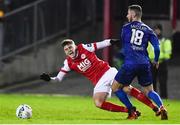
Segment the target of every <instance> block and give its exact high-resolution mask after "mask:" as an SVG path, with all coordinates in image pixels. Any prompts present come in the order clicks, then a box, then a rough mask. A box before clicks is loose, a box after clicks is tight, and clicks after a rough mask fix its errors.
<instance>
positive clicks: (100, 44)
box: [82, 39, 111, 52]
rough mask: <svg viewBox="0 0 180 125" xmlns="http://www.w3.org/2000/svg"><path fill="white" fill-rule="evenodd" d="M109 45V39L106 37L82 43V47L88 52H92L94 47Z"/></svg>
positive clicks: (99, 47) (100, 47) (94, 49)
mask: <svg viewBox="0 0 180 125" xmlns="http://www.w3.org/2000/svg"><path fill="white" fill-rule="evenodd" d="M110 45H111V43H110V39H106V40H103V41H101V42H97V43H90V44H82V46H83V48H84V49H86V50H88V51H90V52H94V51H96V49H102V48H105V47H107V46H110Z"/></svg>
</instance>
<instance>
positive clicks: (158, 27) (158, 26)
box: [154, 24, 163, 31]
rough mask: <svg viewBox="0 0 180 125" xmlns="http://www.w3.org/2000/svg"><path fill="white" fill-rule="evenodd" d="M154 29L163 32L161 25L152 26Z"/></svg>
mask: <svg viewBox="0 0 180 125" xmlns="http://www.w3.org/2000/svg"><path fill="white" fill-rule="evenodd" d="M154 29H159V30H161V31H162V30H163V27H162V25H161V24H156V25H154Z"/></svg>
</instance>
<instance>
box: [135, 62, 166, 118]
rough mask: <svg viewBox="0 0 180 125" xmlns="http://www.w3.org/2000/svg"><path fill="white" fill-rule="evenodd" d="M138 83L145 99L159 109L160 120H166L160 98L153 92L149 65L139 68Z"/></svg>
mask: <svg viewBox="0 0 180 125" xmlns="http://www.w3.org/2000/svg"><path fill="white" fill-rule="evenodd" d="M138 81H139V84H140V85H141V86H143V88H144V93H145V94H146V95H147V97H149V98H150V99H152V100H153V102H155V104H156V105H157V106H158V107H159V108H160V109H161V119H168V118H167V111H166V110H165V108H164V106H163V103H162V100H161V98H160V96H159V95H158V94H157V93H156V92H155V91H154V90H153V85H152V74H151V71H150V65H148V64H147V65H140V66H139V74H138Z"/></svg>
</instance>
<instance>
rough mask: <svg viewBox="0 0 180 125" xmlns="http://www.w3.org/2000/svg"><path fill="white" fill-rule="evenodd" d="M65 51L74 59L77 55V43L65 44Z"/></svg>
mask: <svg viewBox="0 0 180 125" xmlns="http://www.w3.org/2000/svg"><path fill="white" fill-rule="evenodd" d="M64 52H65V54H66V55H67V56H69V57H71V58H72V59H73V58H75V57H76V54H77V52H76V45H75V44H72V43H69V44H67V45H65V46H64Z"/></svg>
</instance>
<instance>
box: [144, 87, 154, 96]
mask: <svg viewBox="0 0 180 125" xmlns="http://www.w3.org/2000/svg"><path fill="white" fill-rule="evenodd" d="M143 89H144V94H145V95H146V96H148V93H149V92H150V91H153V86H152V85H149V86H146V87H143Z"/></svg>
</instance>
